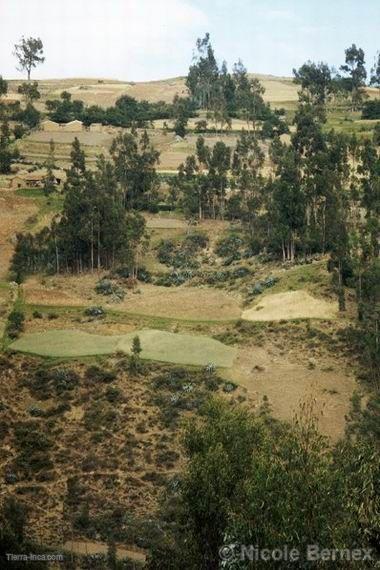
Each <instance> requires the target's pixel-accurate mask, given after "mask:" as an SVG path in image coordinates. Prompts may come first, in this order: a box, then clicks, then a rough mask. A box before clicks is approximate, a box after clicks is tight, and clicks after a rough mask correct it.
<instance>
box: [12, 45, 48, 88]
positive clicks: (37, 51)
mask: <svg viewBox="0 0 380 570" xmlns="http://www.w3.org/2000/svg"><path fill="white" fill-rule="evenodd" d="M43 53H44V46H43V43H42V40H41V39H40V38H32V37H29V38H25V37H24V36H22V38H21V40H20V42H19V43H18V44H15V51H14V55H15V56H16V58H17V60H18V64H19V67H18V68H17V69H18V70H19V71H26V73H27V75H28V81H30V75H31V72H32V69H33V68H35V67H37V65H40V64H41V63H43V62H44V61H45V57H44V55H43Z"/></svg>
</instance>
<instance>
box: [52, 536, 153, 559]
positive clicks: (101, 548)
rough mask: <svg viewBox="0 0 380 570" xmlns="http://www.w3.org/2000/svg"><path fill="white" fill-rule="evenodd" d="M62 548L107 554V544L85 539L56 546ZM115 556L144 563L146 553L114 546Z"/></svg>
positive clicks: (80, 552)
mask: <svg viewBox="0 0 380 570" xmlns="http://www.w3.org/2000/svg"><path fill="white" fill-rule="evenodd" d="M59 548H63V550H66V551H68V552H72V553H74V554H84V555H91V554H92V555H93V554H107V552H108V546H107V544H105V543H103V542H96V541H85V540H69V541H67V542H65V543H64V545H63V547H57V549H59ZM116 556H117V558H118V559H119V560H121V559H123V558H130V559H131V560H135V561H136V562H142V563H145V561H146V555H145V553H144V552H143V551H141V550H133V549H132V548H125V547H124V546H116Z"/></svg>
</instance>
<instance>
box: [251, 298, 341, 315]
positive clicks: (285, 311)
mask: <svg viewBox="0 0 380 570" xmlns="http://www.w3.org/2000/svg"><path fill="white" fill-rule="evenodd" d="M336 316H337V307H336V306H335V304H334V303H331V302H329V301H325V300H324V299H317V298H315V297H312V296H311V295H309V293H307V292H306V291H287V292H285V293H276V294H274V295H265V296H264V297H262V298H261V299H260V300H259V302H258V303H256V305H254V306H253V307H252V308H250V309H247V310H246V311H243V314H242V318H243V319H245V320H247V321H281V320H292V319H333V318H335V317H336Z"/></svg>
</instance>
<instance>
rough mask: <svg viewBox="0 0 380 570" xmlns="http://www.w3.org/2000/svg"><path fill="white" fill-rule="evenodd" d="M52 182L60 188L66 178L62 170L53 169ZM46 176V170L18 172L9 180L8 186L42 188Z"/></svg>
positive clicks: (14, 187)
mask: <svg viewBox="0 0 380 570" xmlns="http://www.w3.org/2000/svg"><path fill="white" fill-rule="evenodd" d="M53 175H54V184H55V185H56V186H57V189H58V188H60V187H61V186H62V185H63V183H64V182H65V180H66V173H65V171H64V170H53ZM45 178H46V170H35V171H34V172H19V173H18V174H16V175H15V176H13V178H12V179H11V182H10V188H12V189H14V190H17V189H18V188H42V187H43V184H44V180H45Z"/></svg>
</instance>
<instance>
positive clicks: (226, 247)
mask: <svg viewBox="0 0 380 570" xmlns="http://www.w3.org/2000/svg"><path fill="white" fill-rule="evenodd" d="M242 245H243V240H242V239H241V238H240V237H239V236H237V235H235V234H231V235H229V236H227V237H224V238H222V239H220V240H219V241H218V242H217V244H216V247H215V253H216V254H217V255H219V257H224V258H228V259H229V260H231V261H236V260H238V259H240V258H241V253H240V249H241V247H242Z"/></svg>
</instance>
